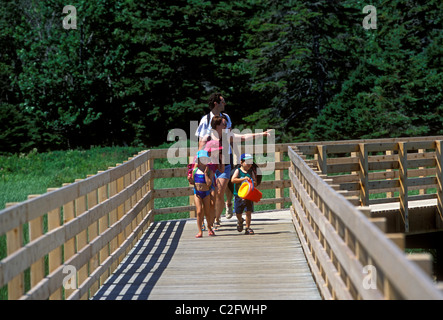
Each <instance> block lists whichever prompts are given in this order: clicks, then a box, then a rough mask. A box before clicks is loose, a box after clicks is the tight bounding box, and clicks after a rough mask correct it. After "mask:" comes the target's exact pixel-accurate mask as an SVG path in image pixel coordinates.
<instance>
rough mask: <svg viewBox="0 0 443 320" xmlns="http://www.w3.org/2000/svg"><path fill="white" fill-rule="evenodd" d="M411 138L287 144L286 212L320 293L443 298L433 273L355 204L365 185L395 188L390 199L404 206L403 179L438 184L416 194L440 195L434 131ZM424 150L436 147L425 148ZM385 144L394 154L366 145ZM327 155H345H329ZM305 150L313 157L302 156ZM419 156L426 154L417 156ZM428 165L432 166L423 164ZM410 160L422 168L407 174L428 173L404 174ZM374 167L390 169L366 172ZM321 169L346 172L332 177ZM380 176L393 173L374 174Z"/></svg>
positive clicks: (365, 198) (364, 199)
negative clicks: (410, 153)
mask: <svg viewBox="0 0 443 320" xmlns="http://www.w3.org/2000/svg"><path fill="white" fill-rule="evenodd" d="M414 140H415V141H409V142H408V141H404V140H403V141H401V140H400V141H387V140H381V141H364V142H362V141H360V142H337V143H331V144H328V143H327V142H322V143H313V144H312V145H309V144H303V145H296V146H295V148H296V149H297V150H298V152H299V153H300V154H298V153H297V152H296V151H295V150H294V149H293V148H291V147H289V151H288V153H289V157H290V159H291V168H290V169H289V177H290V180H291V188H290V198H291V201H292V207H291V211H292V213H293V217H294V223H295V226H296V229H297V232H298V234H299V236H300V239H301V242H302V245H303V247H304V250H305V254H306V257H307V260H308V262H309V264H310V267H311V271H312V273H313V275H314V278H315V280H316V282H317V284H318V287H319V289H320V291H321V293H322V295H323V297H324V298H325V299H443V294H442V293H441V292H440V291H439V290H438V289H437V286H436V284H434V283H433V281H432V279H431V278H430V277H429V276H428V275H427V274H426V273H425V272H424V271H423V270H422V269H421V268H420V267H419V266H418V265H417V264H415V263H413V262H411V261H410V260H408V259H407V258H406V255H405V253H404V252H403V251H402V250H400V249H399V248H398V247H397V245H395V244H394V242H392V241H391V240H389V239H388V237H387V236H386V235H385V234H384V233H383V232H382V231H381V230H380V229H379V228H378V227H377V226H376V224H374V223H372V222H371V221H370V219H369V218H368V217H369V216H370V209H369V208H368V207H366V206H363V207H358V206H359V203H362V204H363V205H368V204H369V203H370V202H369V193H370V192H374V193H378V192H383V191H388V192H393V191H394V190H393V189H394V188H398V189H400V196H399V198H398V199H390V200H391V201H392V200H393V201H396V200H398V201H400V202H401V203H403V204H402V206H403V207H406V208H407V207H408V186H412V185H413V186H414V188H418V189H425V188H429V187H435V186H436V184H437V192H436V193H435V196H429V195H426V194H424V195H422V196H421V198H422V199H428V198H430V197H437V198H438V199H439V201H440V199H441V181H442V180H441V178H440V177H441V176H440V177H439V175H441V148H440V146H441V143H440V141H439V140H437V141H436V140H434V138H433V137H432V138H429V139H427V140H428V141H418V139H414ZM421 149H423V150H424V151H423V152H421V153H417V154H419V155H420V154H421V155H422V156H410V157H408V156H407V154H406V152H405V151H406V150H421ZM429 149H434V150H436V151H434V152H433V153H432V152H428V150H429ZM387 150H390V151H396V150H399V155H398V159H397V158H394V157H393V156H392V155H388V157H380V156H377V155H374V156H369V154H370V153H371V152H380V151H383V152H385V151H387ZM302 153H303V154H302ZM330 154H345V155H347V156H346V157H345V158H343V159H340V158H338V157H333V158H328V157H327V155H330ZM306 155H311V156H313V157H311V160H309V159H308V160H307V157H306ZM396 157H397V156H396ZM419 157H423V159H426V160H425V161H418V160H419ZM308 158H309V157H308ZM430 159H432V160H430ZM430 166H434V167H436V169H435V168H434V169H432V168H431V169H430V168H426V167H430ZM415 167H425V168H424V169H421V168H420V169H416V170H417V171H414V172H413V175H418V176H430V177H426V178H411V175H409V176H408V171H407V169H408V168H415ZM381 169H383V170H396V169H397V172H390V173H388V174H386V173H385V172H381V171H380V173H379V172H375V171H374V172H373V173H370V170H377V171H379V170H381ZM411 171H412V170H410V171H409V172H411ZM328 173H329V174H331V173H345V174H343V175H341V176H337V177H336V179H335V180H334V179H333V178H334V177H330V176H328V175H327V174H328ZM432 175H433V176H432ZM382 178H385V179H395V178H397V180H392V182H385V181H375V180H379V179H382ZM418 179H419V180H418ZM372 181H374V182H372ZM338 183H341V184H338ZM438 184H439V186H440V189H439V188H438ZM340 189H343V190H342V191H340ZM402 189H403V190H402ZM348 190H350V191H348ZM409 190H410V189H409ZM386 199H387V198H386ZM417 199H418V197H417ZM355 200H357V201H355ZM387 201H388V200H381V201H380V200H377V202H387ZM403 210H404V209H403ZM406 210H407V209H406ZM403 214H404V211H403Z"/></svg>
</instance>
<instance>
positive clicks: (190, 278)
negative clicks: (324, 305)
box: [93, 211, 321, 300]
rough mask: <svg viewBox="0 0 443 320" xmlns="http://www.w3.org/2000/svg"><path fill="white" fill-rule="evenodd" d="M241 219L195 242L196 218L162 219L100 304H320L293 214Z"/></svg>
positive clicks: (105, 291)
mask: <svg viewBox="0 0 443 320" xmlns="http://www.w3.org/2000/svg"><path fill="white" fill-rule="evenodd" d="M252 227H253V229H254V231H255V235H251V236H249V235H248V236H246V235H244V233H243V232H242V233H239V232H238V231H237V230H236V219H235V216H234V217H233V218H232V219H230V220H226V219H225V218H224V217H223V220H222V228H221V229H220V230H219V231H218V232H217V236H216V237H208V236H207V232H205V233H204V237H203V238H201V239H195V238H194V236H195V234H196V222H195V219H188V220H176V221H164V222H157V223H154V224H152V225H151V226H150V228H149V230H148V232H146V233H145V234H144V235H143V237H142V239H141V240H140V241H139V242H138V243H137V244H136V245H135V247H134V248H133V250H132V251H131V252H130V253H129V255H128V256H127V257H126V258H125V259H124V260H123V262H122V263H121V265H120V266H119V268H118V269H117V270H116V271H115V273H114V274H113V275H112V276H111V277H110V278H109V279H108V280H107V282H106V283H105V284H104V285H103V286H102V287H101V288H100V290H99V291H98V292H97V293H96V295H95V296H94V297H93V299H111V300H117V299H143V300H144V299H153V300H156V299H162V300H167V299H186V300H188V299H192V300H194V299H195V300H201V299H210V300H220V299H254V300H255V299H257V300H261V299H266V300H271V299H311V300H312V299H321V296H320V294H319V292H318V290H317V287H316V284H315V282H314V280H313V278H312V275H311V272H310V269H309V267H308V264H307V262H306V258H305V255H304V253H303V250H302V247H301V245H300V242H299V239H298V237H297V234H296V231H295V229H294V226H293V224H292V220H291V215H290V212H289V211H274V212H266V213H255V214H253V217H252Z"/></svg>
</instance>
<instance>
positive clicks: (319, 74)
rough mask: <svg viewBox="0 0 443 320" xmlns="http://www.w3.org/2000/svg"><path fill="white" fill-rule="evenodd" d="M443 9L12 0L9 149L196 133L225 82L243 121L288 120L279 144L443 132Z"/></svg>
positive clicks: (1, 32)
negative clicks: (210, 101) (71, 26)
mask: <svg viewBox="0 0 443 320" xmlns="http://www.w3.org/2000/svg"><path fill="white" fill-rule="evenodd" d="M66 5H72V6H74V7H75V9H76V20H75V22H76V29H65V28H64V27H63V21H64V20H65V21H68V22H70V23H71V24H72V22H73V20H72V18H70V19H69V20H66V19H67V16H68V14H67V13H63V8H64V7H65V6H66ZM366 5H373V6H374V7H375V8H376V10H377V11H376V21H375V20H374V19H372V21H369V22H371V23H372V25H374V24H375V23H376V29H366V28H364V27H363V20H364V19H365V17H367V16H368V14H369V13H368V12H366V13H365V12H364V11H363V8H364V7H365V6H366ZM442 12H443V2H442V1H441V0H429V1H414V0H402V1H400V0H392V1H385V0H373V1H371V2H370V3H367V2H366V1H356V0H354V1H350V0H349V1H348V0H344V1H338V0H318V1H297V0H285V1H282V0H270V1H260V0H237V1H203V0H181V1H177V0H165V1H152V0H75V1H69V3H67V2H66V1H65V0H63V1H62V0H45V1H40V0H3V1H2V5H1V6H0V128H1V130H0V153H15V152H26V151H29V150H31V149H32V148H37V149H38V150H39V151H45V150H56V149H68V148H88V147H89V146H91V145H102V146H108V145H133V146H147V147H150V146H157V145H160V144H162V143H164V142H165V141H166V139H167V133H168V131H169V130H171V129H173V128H181V129H184V130H186V131H187V132H189V122H190V121H192V120H195V121H199V120H200V118H201V117H202V116H203V115H204V114H205V113H207V112H208V111H209V109H208V107H207V98H208V96H209V95H210V93H212V92H214V91H220V92H222V94H223V95H224V97H225V99H226V101H227V103H228V104H227V106H226V112H227V113H228V114H229V115H230V116H231V118H232V121H233V123H234V127H236V128H239V129H243V128H251V129H259V128H261V129H266V128H274V129H276V141H277V142H295V141H315V140H342V139H359V138H381V137H399V136H424V135H442V134H443V92H442V88H443V68H442V66H443V64H442V62H443V61H442V60H443V28H442V18H443V14H442ZM371 13H374V12H371ZM71 14H72V11H71ZM192 134H193V133H192Z"/></svg>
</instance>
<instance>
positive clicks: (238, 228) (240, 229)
mask: <svg viewBox="0 0 443 320" xmlns="http://www.w3.org/2000/svg"><path fill="white" fill-rule="evenodd" d="M243 222H245V219H243V218H242V219H241V222H240V221H238V222H237V231H238V232H242V231H243Z"/></svg>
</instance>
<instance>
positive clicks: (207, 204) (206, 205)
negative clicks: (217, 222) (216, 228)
mask: <svg viewBox="0 0 443 320" xmlns="http://www.w3.org/2000/svg"><path fill="white" fill-rule="evenodd" d="M202 201H203V212H204V215H205V217H206V221H207V222H208V230H209V231H210V232H211V231H212V225H211V224H210V223H209V221H211V195H207V196H206V197H205V198H204V199H203V200H202Z"/></svg>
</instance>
